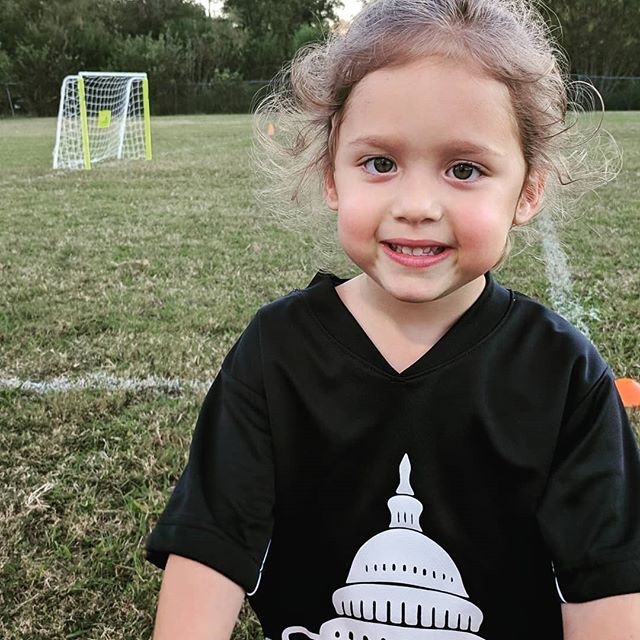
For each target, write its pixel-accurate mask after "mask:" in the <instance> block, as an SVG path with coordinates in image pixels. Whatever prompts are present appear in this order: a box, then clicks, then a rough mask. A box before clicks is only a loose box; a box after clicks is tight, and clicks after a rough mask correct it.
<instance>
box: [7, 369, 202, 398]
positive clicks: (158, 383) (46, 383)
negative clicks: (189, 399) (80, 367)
mask: <svg viewBox="0 0 640 640" xmlns="http://www.w3.org/2000/svg"><path fill="white" fill-rule="evenodd" d="M210 384H211V382H201V381H198V380H178V379H173V378H158V377H155V376H150V377H148V378H118V377H116V376H110V375H107V374H104V373H90V374H88V375H86V376H81V377H78V378H68V377H66V376H59V377H56V378H51V379H50V380H41V381H36V380H20V379H19V378H15V377H12V376H0V389H15V390H17V391H30V392H32V393H41V394H44V393H66V392H68V391H80V390H85V389H93V390H98V391H145V390H147V391H157V392H160V393H172V394H180V393H184V392H186V391H197V392H203V391H206V390H207V389H208V388H209V386H210Z"/></svg>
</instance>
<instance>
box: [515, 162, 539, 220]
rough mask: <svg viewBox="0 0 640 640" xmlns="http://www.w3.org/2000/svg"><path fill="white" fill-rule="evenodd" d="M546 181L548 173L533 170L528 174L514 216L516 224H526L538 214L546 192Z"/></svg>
mask: <svg viewBox="0 0 640 640" xmlns="http://www.w3.org/2000/svg"><path fill="white" fill-rule="evenodd" d="M545 182H546V175H544V174H542V173H540V172H538V171H532V172H531V173H530V174H529V175H528V176H527V178H526V180H525V183H524V185H523V187H522V191H521V193H520V199H519V200H518V206H517V207H516V213H515V215H514V216H513V224H514V226H518V225H522V224H526V223H527V222H530V221H531V219H532V218H533V217H534V216H535V215H536V213H537V212H538V208H539V206H540V201H541V200H542V194H543V193H544V185H545Z"/></svg>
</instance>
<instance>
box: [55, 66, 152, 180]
mask: <svg viewBox="0 0 640 640" xmlns="http://www.w3.org/2000/svg"><path fill="white" fill-rule="evenodd" d="M111 159H118V160H122V159H147V160H151V116H150V111H149V81H148V79H147V74H146V73H123V72H102V71H81V72H80V73H79V74H78V75H74V76H67V77H66V78H65V79H64V80H63V82H62V86H61V88H60V108H59V110H58V122H57V127H56V143H55V147H54V150H53V168H54V169H91V167H92V165H93V164H95V163H96V162H102V161H105V160H111Z"/></svg>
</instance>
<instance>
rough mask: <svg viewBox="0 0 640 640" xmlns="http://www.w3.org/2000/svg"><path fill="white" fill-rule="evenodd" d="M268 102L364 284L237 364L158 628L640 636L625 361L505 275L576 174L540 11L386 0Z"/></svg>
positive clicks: (268, 318)
mask: <svg viewBox="0 0 640 640" xmlns="http://www.w3.org/2000/svg"><path fill="white" fill-rule="evenodd" d="M267 109H268V110H269V113H271V114H272V115H273V114H274V113H275V116H274V117H277V120H276V128H277V132H282V137H283V138H284V139H285V141H286V140H291V144H290V145H289V147H288V148H287V150H288V151H289V152H290V154H291V155H292V157H293V159H294V161H295V163H296V164H295V165H293V169H292V168H291V167H290V168H289V169H288V171H289V174H288V176H287V177H288V182H287V185H289V186H291V185H293V186H292V188H291V190H292V193H290V194H289V199H291V196H292V195H293V198H294V200H295V199H296V198H297V199H298V200H301V199H302V197H303V195H304V194H309V193H312V189H311V188H310V185H312V184H313V183H312V181H311V179H312V178H313V176H318V177H319V179H320V181H321V183H322V185H323V190H324V201H325V203H326V205H327V206H328V208H329V209H330V210H332V211H333V212H335V215H336V216H337V226H338V238H339V243H340V245H341V247H342V249H343V250H344V252H345V253H346V254H347V256H348V257H349V258H350V260H351V261H352V262H353V263H354V264H355V265H357V267H358V268H359V270H360V272H361V273H360V274H359V275H358V276H356V277H354V278H352V279H347V280H344V279H340V278H338V277H336V276H333V275H330V274H319V275H318V276H316V278H315V279H314V280H313V282H312V283H311V284H310V285H309V286H308V287H307V288H306V289H302V290H296V291H294V292H292V293H290V294H289V295H287V296H285V297H284V298H282V299H280V300H277V301H275V302H273V303H271V304H268V305H267V306H265V307H264V308H262V309H260V310H259V312H258V313H257V315H256V316H255V318H254V319H253V320H252V322H251V323H250V324H249V326H248V327H247V329H246V330H245V331H244V332H243V334H242V335H241V336H240V338H239V340H238V342H237V343H236V344H235V346H234V347H233V349H232V350H231V352H230V353H229V354H228V356H227V358H226V359H225V361H224V363H223V365H222V368H221V371H220V373H219V374H218V376H217V378H216V380H215V382H214V383H213V386H212V387H211V390H210V392H209V394H208V395H207V397H206V399H205V402H204V405H203V407H202V411H201V413H200V417H199V419H198V423H197V426H196V430H195V435H194V438H193V443H192V446H191V453H190V458H189V463H188V466H187V468H186V470H185V472H184V474H183V476H182V478H181V480H180V482H179V483H178V485H177V487H176V489H175V490H174V492H173V494H172V496H171V499H170V501H169V503H168V506H167V508H166V510H165V512H164V514H163V515H162V517H161V519H160V521H159V523H158V525H157V526H156V528H155V529H154V531H153V532H152V533H151V535H150V537H149V540H148V557H149V559H150V560H151V561H152V562H154V563H155V564H157V565H158V566H161V567H165V565H166V573H165V576H164V581H163V586H162V590H161V594H160V603H159V609H158V615H157V622H156V636H155V637H156V638H157V639H158V640H160V639H164V638H190V639H197V638H222V639H224V638H228V637H229V635H230V633H231V631H232V628H233V623H234V621H235V619H236V616H237V613H238V610H239V608H240V605H241V603H242V600H243V597H244V594H245V592H246V593H247V594H248V595H249V598H250V601H251V604H252V606H253V608H254V610H255V612H256V614H257V616H258V618H259V619H260V622H261V623H262V626H263V629H264V633H265V636H266V637H267V638H270V639H271V640H290V639H291V640H302V639H304V638H312V639H314V640H396V639H398V640H400V639H401V640H481V639H483V638H484V639H485V640H513V639H516V638H517V639H518V640H555V639H560V638H565V639H567V640H596V639H597V640H622V639H623V638H624V639H625V640H631V639H634V640H639V639H640V594H639V593H638V592H640V458H639V455H638V448H637V445H636V443H635V440H634V437H633V435H632V432H631V429H630V426H629V423H628V420H627V416H626V414H625V411H624V409H623V408H622V406H621V404H620V401H619V398H618V396H617V393H616V391H615V387H614V382H613V379H612V375H611V372H610V371H609V369H608V368H607V366H606V364H605V363H604V362H603V361H602V359H601V358H600V356H599V355H598V353H597V351H596V350H595V348H594V347H593V346H592V345H591V344H590V343H589V342H588V341H587V340H586V339H585V338H584V337H583V336H582V335H581V334H580V333H579V332H578V331H576V330H575V329H574V328H572V327H571V326H570V325H569V324H568V323H567V322H566V321H565V320H563V319H562V318H560V317H559V316H557V315H556V314H555V313H553V312H551V311H549V310H548V309H546V308H544V307H543V306H541V305H540V304H538V303H536V302H534V301H533V300H531V299H529V298H527V297H525V296H523V295H521V294H518V293H514V292H513V291H510V290H508V289H505V288H503V287H502V286H500V285H499V284H498V283H497V282H496V281H495V280H494V278H493V277H492V276H491V274H490V272H491V270H492V269H493V268H494V267H495V266H496V265H498V264H499V263H500V262H501V261H502V260H503V259H504V257H505V255H506V252H507V247H508V242H509V235H510V232H511V230H512V228H514V227H518V226H521V225H525V224H526V223H528V222H529V221H530V220H531V219H532V218H533V217H534V216H535V214H536V213H537V212H538V209H539V208H540V204H541V199H542V197H543V195H544V196H545V197H546V198H549V197H550V196H552V195H553V193H554V190H555V188H556V187H558V186H559V185H560V186H561V185H563V184H567V183H569V182H571V180H572V175H571V170H572V167H571V166H568V163H567V162H566V161H564V160H563V156H562V151H563V148H565V147H566V146H567V145H566V143H565V141H564V140H565V137H566V134H567V126H566V125H565V117H566V115H567V94H566V89H565V84H564V82H563V78H562V75H561V73H560V70H559V66H558V62H557V60H556V58H555V56H554V52H553V49H552V47H551V45H550V41H549V38H548V35H547V31H546V28H545V25H544V22H543V21H542V19H541V18H540V16H539V15H538V14H537V13H535V11H534V10H533V9H532V8H531V7H530V6H529V5H527V4H525V2H524V0H377V1H374V2H371V3H369V4H368V5H367V7H366V8H365V9H364V10H363V11H362V13H361V14H360V15H359V16H358V17H357V18H356V19H355V21H354V22H353V24H352V25H351V27H350V28H349V30H348V32H347V33H346V34H344V35H337V36H334V37H333V38H332V39H331V40H329V42H327V43H326V44H325V45H322V46H319V47H316V48H312V49H310V50H307V52H305V53H303V54H301V55H300V56H299V57H298V58H297V59H296V60H295V61H294V63H293V67H292V71H291V74H290V85H289V87H288V88H287V90H286V91H285V92H284V93H279V94H277V96H276V98H275V99H274V100H273V101H271V102H270V103H269V105H268V107H267ZM274 109H275V112H274ZM291 123H293V124H294V125H295V127H297V129H295V130H294V132H293V136H289V135H287V131H288V129H287V126H288V125H290V124H291ZM278 139H279V138H278V134H277V135H276V136H274V144H277V143H278ZM268 163H269V164H271V165H274V166H275V165H277V163H278V158H277V156H270V157H269V159H268ZM567 171H568V172H569V173H568V174H567V173H566V172H567ZM543 215H544V214H543Z"/></svg>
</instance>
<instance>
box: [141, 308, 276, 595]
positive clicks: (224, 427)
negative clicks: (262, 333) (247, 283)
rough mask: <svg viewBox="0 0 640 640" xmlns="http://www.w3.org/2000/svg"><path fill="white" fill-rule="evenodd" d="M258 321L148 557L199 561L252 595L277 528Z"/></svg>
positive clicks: (205, 410) (214, 400) (218, 385)
mask: <svg viewBox="0 0 640 640" xmlns="http://www.w3.org/2000/svg"><path fill="white" fill-rule="evenodd" d="M260 360H261V359H260V344H259V331H258V327H257V320H255V319H254V321H253V323H252V324H251V325H250V326H249V327H248V328H247V330H245V332H244V333H243V335H242V336H241V337H240V339H239V341H238V342H237V343H236V345H235V346H234V347H233V349H232V350H231V351H230V352H229V354H228V356H227V358H226V359H225V361H224V363H223V365H222V368H221V370H220V372H219V374H218V375H217V377H216V379H215V381H214V382H213V385H212V386H211V388H210V390H209V392H208V394H207V396H206V398H205V400H204V403H203V405H202V408H201V410H200V414H199V417H198V421H197V423H196V428H195V432H194V435H193V440H192V443H191V448H190V452H189V461H188V463H187V466H186V468H185V470H184V472H183V474H182V476H181V478H180V480H179V481H178V483H177V485H176V487H175V489H174V491H173V493H172V495H171V497H170V499H169V501H168V504H167V506H166V508H165V510H164V512H163V514H162V516H161V517H160V520H159V522H158V523H157V525H156V526H155V528H154V529H153V531H152V532H151V534H150V535H149V537H148V539H147V544H146V547H147V559H148V560H149V561H151V562H152V563H154V564H155V565H157V566H158V567H160V568H164V566H165V565H166V562H167V558H168V556H169V554H176V555H180V556H184V557H187V558H190V559H192V560H196V561H197V562H200V563H202V564H205V565H207V566H209V567H211V568H213V569H215V570H217V571H219V572H220V573H222V574H224V575H225V576H227V577H228V578H230V579H231V580H233V581H234V582H236V583H237V584H239V585H240V586H241V587H243V588H244V589H245V590H246V591H248V592H250V591H252V590H253V589H254V588H255V587H256V584H257V582H258V579H259V575H260V569H261V565H262V562H263V559H264V556H265V553H266V550H267V547H268V544H269V539H270V536H271V529H272V525H273V502H274V497H273V496H274V479H273V454H272V445H271V437H270V429H269V423H268V414H267V408H266V401H265V398H264V394H263V392H262V389H261V388H260V387H261V364H260Z"/></svg>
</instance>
